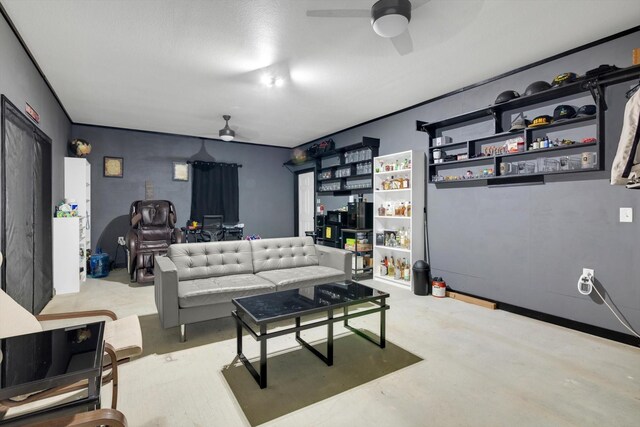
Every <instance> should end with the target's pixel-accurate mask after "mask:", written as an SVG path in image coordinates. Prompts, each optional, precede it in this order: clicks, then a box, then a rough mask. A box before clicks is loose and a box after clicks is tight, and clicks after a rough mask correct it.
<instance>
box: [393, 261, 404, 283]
mask: <svg viewBox="0 0 640 427" xmlns="http://www.w3.org/2000/svg"><path fill="white" fill-rule="evenodd" d="M402 273H403V271H402V264H401V261H400V258H398V259H397V260H396V265H395V268H394V270H393V278H394V279H396V280H400V279H401V278H402Z"/></svg>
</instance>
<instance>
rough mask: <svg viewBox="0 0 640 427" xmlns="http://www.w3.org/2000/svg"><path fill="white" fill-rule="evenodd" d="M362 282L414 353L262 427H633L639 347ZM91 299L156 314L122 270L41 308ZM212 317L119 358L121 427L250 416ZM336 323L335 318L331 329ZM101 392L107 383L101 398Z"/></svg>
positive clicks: (221, 325)
mask: <svg viewBox="0 0 640 427" xmlns="http://www.w3.org/2000/svg"><path fill="white" fill-rule="evenodd" d="M366 283H368V284H370V285H371V284H373V286H375V287H377V288H379V289H382V290H386V291H388V292H389V293H390V294H391V298H390V299H389V304H390V306H391V309H390V310H389V311H388V312H387V339H388V340H390V341H392V342H393V343H395V344H396V345H398V346H400V347H402V348H404V349H405V350H407V351H410V352H412V353H414V354H416V355H418V356H420V357H421V358H422V359H424V360H423V361H421V362H418V363H416V364H414V365H411V366H409V367H407V368H404V369H402V370H400V371H396V372H394V373H392V374H389V375H387V376H385V377H382V378H378V379H376V380H373V381H371V382H368V383H366V384H364V385H362V386H359V387H356V388H354V389H351V390H348V391H346V392H344V393H341V394H339V395H336V396H333V397H331V398H329V399H326V400H323V401H321V402H318V403H316V404H313V405H311V406H308V407H305V408H303V409H300V410H298V411H295V412H292V413H290V414H287V415H285V416H282V417H280V418H278V419H275V420H273V421H271V422H268V423H266V424H264V425H269V426H292V427H293V426H295V427H299V426H350V427H354V426H368V425H377V426H425V425H430V426H515V425H517V426H590V425H594V426H596V425H597V426H602V425H607V426H637V425H640V349H638V348H635V347H630V346H627V345H624V344H619V343H617V342H613V341H608V340H605V339H602V338H598V337H594V336H591V335H587V334H583V333H580V332H576V331H572V330H569V329H564V328H561V327H558V326H554V325H550V324H546V323H542V322H539V321H536V320H533V319H529V318H525V317H521V316H517V315H515V314H511V313H508V312H503V311H499V310H496V311H492V310H488V309H484V308H480V307H477V306H474V305H469V304H466V303H463V302H460V301H456V300H453V299H437V298H432V297H417V296H414V295H413V294H412V293H410V292H409V291H408V290H405V289H401V288H399V287H395V286H391V285H387V284H383V283H379V282H375V283H374V282H373V281H366ZM95 308H107V309H111V310H113V311H115V312H116V313H117V314H118V315H119V316H125V315H128V314H132V313H135V314H138V315H146V314H152V313H155V311H156V309H155V304H154V300H153V287H152V286H144V287H140V286H138V287H132V286H129V284H128V281H127V280H126V275H125V274H124V272H123V271H116V272H114V273H112V275H111V276H110V277H109V278H107V280H94V279H89V280H87V283H86V284H84V285H83V286H82V290H81V292H80V293H79V294H74V295H59V296H56V297H55V298H54V299H53V300H52V301H51V302H50V303H49V304H48V305H47V307H46V309H45V312H60V311H70V310H84V309H95ZM377 322H378V318H377V317H376V316H364V317H361V318H359V319H358V324H357V326H359V327H366V328H368V329H370V330H376V328H377ZM354 323H356V322H355V321H354ZM213 325H214V327H215V328H216V329H220V331H221V333H220V335H219V338H218V339H216V340H214V342H212V343H210V344H206V345H202V346H198V347H192V348H188V347H187V346H185V349H184V350H180V351H175V352H171V353H167V354H152V355H149V356H145V357H142V358H140V359H137V360H134V361H132V362H130V363H128V364H125V365H123V366H122V367H121V370H120V398H119V407H118V408H119V409H120V410H121V411H122V412H123V413H125V415H126V417H127V418H128V420H129V424H130V425H131V426H134V427H135V426H214V425H219V426H244V425H248V423H247V420H246V418H245V417H244V414H243V412H242V411H241V410H240V407H239V406H238V404H237V402H236V400H235V398H234V396H233V394H232V393H231V391H230V389H229V387H228V385H227V383H226V382H225V380H224V378H223V376H222V374H221V369H222V368H223V367H224V366H225V365H228V364H229V363H230V362H231V361H232V360H233V359H234V356H235V339H234V338H230V337H233V336H234V333H232V332H231V331H232V330H233V324H232V323H231V322H230V321H229V320H228V319H221V320H218V321H215V322H214V323H213ZM228 329H231V331H230V330H228ZM319 329H320V328H319ZM319 329H318V330H311V331H308V332H307V333H308V334H309V335H307V337H308V339H310V340H312V339H321V338H322V336H323V333H324V330H319ZM343 332H344V329H341V327H340V326H339V324H336V334H340V333H343ZM314 334H315V335H314ZM175 339H176V341H177V340H178V331H177V329H176V331H175ZM296 346H297V344H296V343H295V341H294V339H293V337H289V336H284V337H280V338H275V339H272V340H270V341H269V351H270V352H277V351H284V350H286V349H290V348H294V347H296ZM245 352H246V353H247V354H248V355H250V356H251V355H257V354H258V346H257V345H255V344H253V343H252V342H251V341H249V340H248V339H245ZM310 368H311V367H310ZM313 368H317V366H314V367H313ZM326 369H331V368H328V367H326ZM256 392H259V390H258V389H257V387H256ZM109 401H110V387H109V386H106V387H105V389H104V391H103V404H108V402H109Z"/></svg>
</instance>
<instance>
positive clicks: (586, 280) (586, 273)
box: [578, 268, 594, 295]
mask: <svg viewBox="0 0 640 427" xmlns="http://www.w3.org/2000/svg"><path fill="white" fill-rule="evenodd" d="M593 280H594V277H593V269H592V268H583V269H582V276H580V279H578V292H580V293H581V294H582V295H589V294H590V293H591V290H592V289H593Z"/></svg>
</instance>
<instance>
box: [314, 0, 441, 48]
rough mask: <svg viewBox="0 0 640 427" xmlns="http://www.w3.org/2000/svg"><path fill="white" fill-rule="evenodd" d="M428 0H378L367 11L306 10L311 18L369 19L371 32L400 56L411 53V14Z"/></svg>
mask: <svg viewBox="0 0 640 427" xmlns="http://www.w3.org/2000/svg"><path fill="white" fill-rule="evenodd" d="M428 1H429V0H412V1H409V0H378V1H377V2H375V3H374V4H373V6H371V9H370V10H367V9H329V10H307V16H309V17H311V18H369V19H370V20H371V26H372V27H373V31H375V32H376V34H378V35H379V36H380V37H384V38H388V39H389V40H391V43H392V44H393V46H394V48H395V49H396V51H397V52H398V53H399V54H400V55H407V54H409V53H411V52H413V40H412V39H411V35H410V34H409V30H408V26H409V22H410V21H411V12H412V11H414V10H416V9H417V8H419V7H422V6H424V5H425V4H426V3H427V2H428Z"/></svg>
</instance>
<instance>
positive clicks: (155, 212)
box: [127, 200, 184, 283]
mask: <svg viewBox="0 0 640 427" xmlns="http://www.w3.org/2000/svg"><path fill="white" fill-rule="evenodd" d="M176 219H177V217H176V208H175V206H174V205H173V203H171V202H170V201H168V200H137V201H135V202H133V203H131V208H130V209H129V220H130V224H131V229H130V230H129V232H128V233H127V248H128V249H129V257H128V260H127V267H128V269H129V274H130V276H131V281H132V282H136V281H137V282H138V283H142V282H152V281H153V278H154V275H153V257H154V256H156V255H164V254H166V253H167V250H168V249H169V245H171V244H172V243H182V242H184V235H183V234H182V231H181V230H180V229H179V228H176V227H175V225H176Z"/></svg>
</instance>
